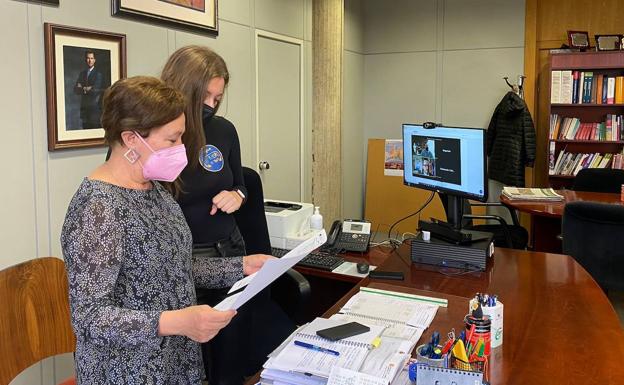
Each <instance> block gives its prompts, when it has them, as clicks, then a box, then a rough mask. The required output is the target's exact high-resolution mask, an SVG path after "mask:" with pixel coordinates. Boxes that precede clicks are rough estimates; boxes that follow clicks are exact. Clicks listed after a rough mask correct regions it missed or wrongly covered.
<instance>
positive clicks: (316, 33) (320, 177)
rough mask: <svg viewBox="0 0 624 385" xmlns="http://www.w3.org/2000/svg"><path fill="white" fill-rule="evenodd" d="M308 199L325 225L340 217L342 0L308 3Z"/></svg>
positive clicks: (315, 0)
mask: <svg viewBox="0 0 624 385" xmlns="http://www.w3.org/2000/svg"><path fill="white" fill-rule="evenodd" d="M312 13H313V16H312V20H313V21H312V51H313V59H312V83H313V100H314V102H313V111H312V113H313V124H312V127H313V128H312V129H313V131H312V201H313V202H314V204H315V205H317V206H321V207H322V212H323V216H324V217H325V224H326V226H327V224H330V223H332V221H333V220H334V219H338V218H341V217H342V190H341V189H342V187H341V184H342V178H341V175H342V162H341V124H342V65H343V62H342V55H343V30H344V2H343V0H314V2H313V3H312Z"/></svg>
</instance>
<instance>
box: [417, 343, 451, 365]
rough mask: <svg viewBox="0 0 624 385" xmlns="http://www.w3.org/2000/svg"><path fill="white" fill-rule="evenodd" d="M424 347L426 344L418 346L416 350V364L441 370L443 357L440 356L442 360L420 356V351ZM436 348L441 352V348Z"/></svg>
mask: <svg viewBox="0 0 624 385" xmlns="http://www.w3.org/2000/svg"><path fill="white" fill-rule="evenodd" d="M425 346H427V344H423V345H420V346H419V347H417V348H416V359H417V360H418V363H419V364H427V365H429V366H436V367H438V368H443V367H444V360H445V357H444V356H442V358H429V357H425V356H423V355H421V354H420V351H421V349H423V348H424V347H425ZM437 347H438V348H439V349H440V350H442V346H440V345H438V346H437Z"/></svg>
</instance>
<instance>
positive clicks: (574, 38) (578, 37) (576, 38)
mask: <svg viewBox="0 0 624 385" xmlns="http://www.w3.org/2000/svg"><path fill="white" fill-rule="evenodd" d="M568 44H569V46H570V47H572V48H581V49H587V48H589V33H588V32H587V31H568Z"/></svg>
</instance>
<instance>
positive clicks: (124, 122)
mask: <svg viewBox="0 0 624 385" xmlns="http://www.w3.org/2000/svg"><path fill="white" fill-rule="evenodd" d="M185 105H186V103H185V98H184V95H182V93H181V92H180V91H178V90H176V89H175V88H173V87H170V86H168V85H167V84H165V82H163V81H162V80H160V79H158V78H155V77H150V76H135V77H132V78H128V79H122V80H119V81H117V82H115V84H113V85H112V86H111V87H110V88H108V89H107V90H106V91H105V92H104V98H103V101H102V127H103V128H104V139H105V140H106V143H108V145H109V146H110V147H111V148H112V147H113V146H114V145H115V144H123V140H122V139H121V133H122V132H124V131H136V132H138V133H139V135H141V136H143V137H146V136H148V135H149V133H150V131H151V130H152V129H154V128H157V127H161V126H164V125H165V124H167V123H169V122H171V121H173V120H175V119H177V118H178V117H180V115H182V114H183V113H184V107H185ZM162 184H163V185H164V187H165V188H166V189H167V190H169V192H171V193H172V194H173V196H174V197H177V196H178V194H179V192H180V190H181V188H180V182H179V180H176V181H175V182H173V183H167V182H163V183H162Z"/></svg>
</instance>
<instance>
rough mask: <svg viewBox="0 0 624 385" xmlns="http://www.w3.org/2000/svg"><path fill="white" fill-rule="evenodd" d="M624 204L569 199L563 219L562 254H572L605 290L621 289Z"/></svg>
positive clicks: (623, 274) (623, 270)
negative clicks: (572, 200) (571, 200)
mask: <svg viewBox="0 0 624 385" xmlns="http://www.w3.org/2000/svg"><path fill="white" fill-rule="evenodd" d="M622 234H624V206H620V205H613V204H605V203H596V202H571V203H568V204H567V205H565V207H564V209H563V219H562V235H563V253H564V254H568V255H571V256H572V257H573V258H574V259H575V260H576V261H577V262H578V263H579V264H580V265H581V266H583V267H584V268H585V270H587V272H588V273H589V274H590V275H591V276H592V277H593V278H594V279H595V280H596V282H598V285H600V287H601V288H602V289H603V290H604V291H605V292H608V290H610V289H615V290H623V289H624V279H623V278H624V248H622Z"/></svg>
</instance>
